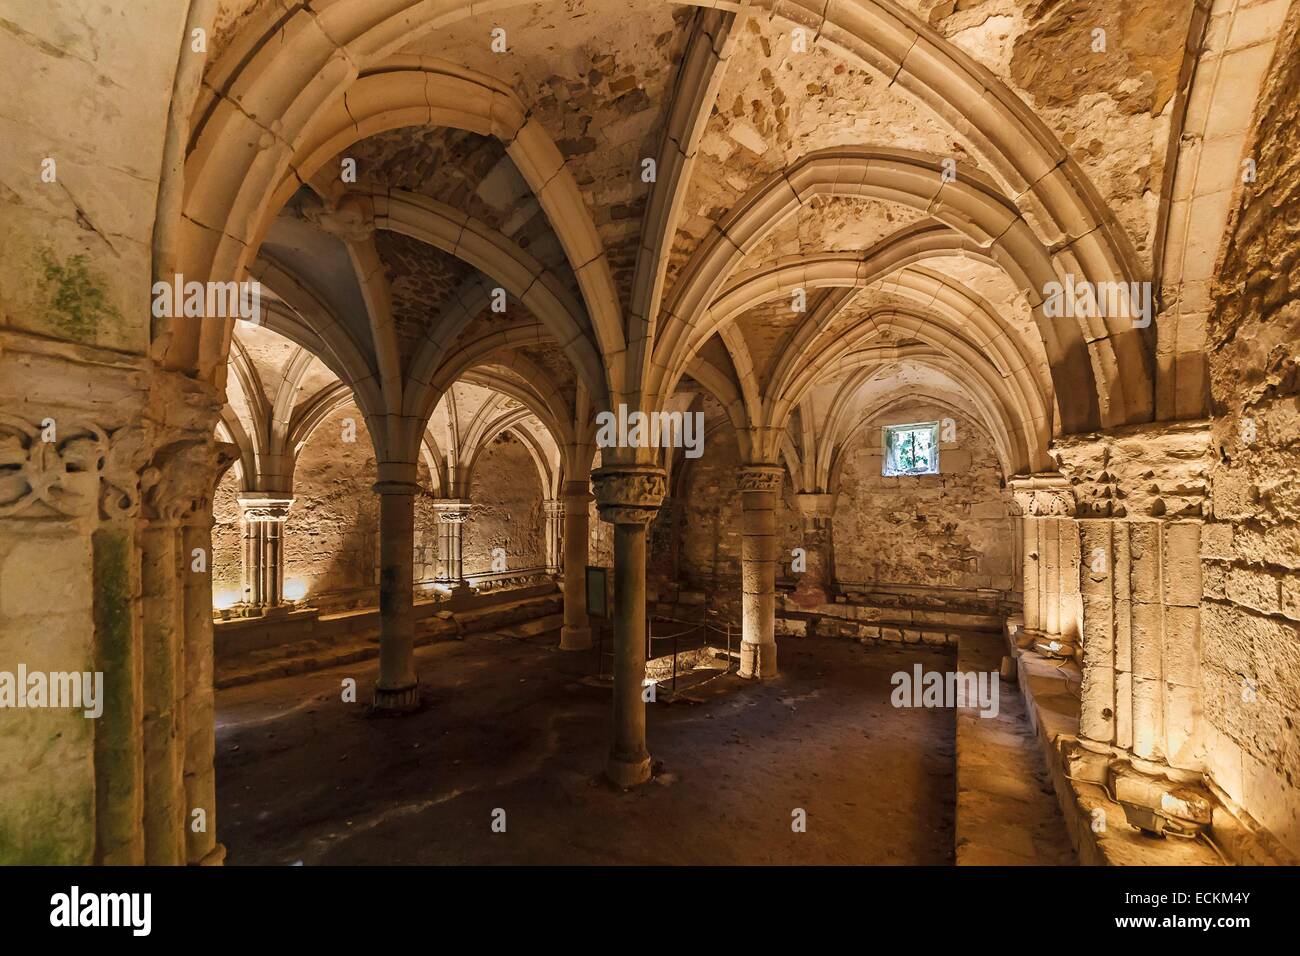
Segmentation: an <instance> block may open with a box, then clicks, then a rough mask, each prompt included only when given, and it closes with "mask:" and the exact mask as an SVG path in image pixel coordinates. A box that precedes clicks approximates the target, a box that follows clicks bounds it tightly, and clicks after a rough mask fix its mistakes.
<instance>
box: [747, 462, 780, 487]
mask: <svg viewBox="0 0 1300 956" xmlns="http://www.w3.org/2000/svg"><path fill="white" fill-rule="evenodd" d="M784 477H785V469H784V468H782V467H781V466H780V465H742V466H741V468H740V471H739V472H737V473H736V480H737V484H738V486H739V488H740V490H741V491H780V490H781V480H782V479H783V478H784Z"/></svg>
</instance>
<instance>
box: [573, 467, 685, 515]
mask: <svg viewBox="0 0 1300 956" xmlns="http://www.w3.org/2000/svg"><path fill="white" fill-rule="evenodd" d="M591 481H592V484H593V485H594V486H595V491H596V510H597V511H598V512H599V513H600V519H601V520H602V521H608V522H610V523H611V524H642V525H644V524H649V523H650V522H651V521H653V520H654V517H655V515H656V514H657V513H658V511H659V506H660V505H661V504H663V500H664V495H665V494H667V491H668V482H667V479H666V478H665V477H664V473H663V470H662V469H661V468H657V467H656V466H654V465H610V466H609V467H607V468H597V469H596V470H595V471H593V472H592V473H591Z"/></svg>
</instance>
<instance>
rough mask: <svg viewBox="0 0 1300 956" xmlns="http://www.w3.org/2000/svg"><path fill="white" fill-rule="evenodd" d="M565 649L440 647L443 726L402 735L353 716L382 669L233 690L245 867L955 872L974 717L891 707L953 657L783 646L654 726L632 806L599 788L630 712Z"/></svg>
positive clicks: (229, 726) (428, 714) (222, 816)
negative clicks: (763, 673)
mask: <svg viewBox="0 0 1300 956" xmlns="http://www.w3.org/2000/svg"><path fill="white" fill-rule="evenodd" d="M556 640H557V637H556V635H555V634H554V633H546V634H539V635H531V636H529V635H526V634H516V635H514V636H512V635H511V634H509V633H508V632H506V633H501V632H498V633H495V634H491V635H478V636H470V637H468V638H466V639H465V640H463V641H447V642H440V643H436V644H432V645H429V646H426V647H423V648H420V649H419V650H418V651H417V663H418V667H419V669H420V678H421V682H422V684H423V685H424V688H425V691H424V693H425V697H426V703H427V706H426V709H424V710H423V711H422V712H420V713H417V714H414V715H411V716H408V717H405V718H402V719H392V718H379V717H371V716H367V715H366V714H365V707H364V703H356V704H352V703H343V702H342V701H341V699H340V697H341V695H340V687H341V684H342V681H343V679H344V678H346V677H355V678H356V679H357V682H358V685H359V694H358V696H359V697H360V698H361V700H362V701H364V700H365V698H366V692H365V689H366V686H367V684H368V681H369V679H370V677H371V674H372V672H373V668H374V665H373V663H367V664H356V665H348V666H343V667H338V668H335V669H331V670H325V671H319V672H316V673H311V674H301V675H298V676H293V677H287V678H284V679H281V680H274V681H268V682H263V683H258V684H253V685H248V686H242V687H234V688H230V689H228V690H223V691H220V692H219V693H218V695H217V713H218V720H217V785H218V794H217V800H218V820H219V824H218V825H219V830H218V834H219V837H220V839H221V840H222V842H224V843H225V844H226V846H227V848H228V850H229V855H228V858H227V862H228V864H232V865H239V864H293V863H298V862H302V863H304V864H308V865H310V864H322V863H324V864H336V863H372V864H385V863H422V864H428V863H435V864H437V863H525V864H533V863H560V864H563V863H603V864H609V863H614V864H617V863H632V864H656V863H661V864H755V863H759V864H763V863H772V864H785V863H789V864H794V863H824V864H853V863H885V864H888V863H896V864H951V863H952V862H953V861H954V851H953V846H954V831H953V816H954V795H955V786H956V784H955V772H954V769H955V761H954V715H953V712H952V711H951V710H944V709H924V708H917V709H895V708H894V707H892V706H891V705H890V692H891V690H892V687H891V684H890V676H891V674H893V673H894V672H896V671H899V670H905V669H906V670H910V668H911V666H912V664H913V663H917V662H919V663H921V664H923V666H924V667H926V668H927V669H938V668H947V667H951V666H952V663H953V655H952V652H951V651H948V650H945V649H936V648H928V647H922V646H918V647H911V646H908V647H899V648H890V647H863V646H861V645H859V644H857V643H855V642H852V641H846V640H842V639H833V638H806V639H800V640H784V641H782V643H781V666H782V673H781V676H780V677H779V678H778V679H776V680H775V681H772V682H770V683H764V684H754V683H750V682H747V681H741V680H740V679H739V678H736V677H735V676H733V675H728V676H725V677H720V678H718V679H717V680H714V681H711V682H709V683H708V684H705V685H704V686H703V687H699V688H696V689H695V690H693V691H692V694H691V695H690V697H691V698H692V699H687V700H680V699H679V700H678V701H677V702H675V703H672V704H668V703H665V702H664V701H663V700H661V701H660V702H658V703H654V704H651V705H649V718H648V719H649V742H650V749H651V752H652V753H653V755H654V756H655V758H656V760H657V761H658V762H659V764H658V765H657V776H656V778H655V782H654V783H652V784H649V785H647V786H645V787H642V788H640V789H638V790H634V791H629V792H620V791H616V790H614V789H612V788H610V787H609V786H608V785H606V784H604V783H602V782H601V781H600V780H599V779H597V773H596V771H597V770H598V769H599V768H600V766H601V765H602V762H603V757H604V754H605V751H606V748H607V746H608V738H607V734H608V731H609V708H610V701H609V692H608V690H607V689H604V688H602V687H599V686H592V685H591V683H590V682H589V681H587V680H585V678H586V677H587V675H588V674H590V673H591V672H592V666H593V664H594V659H593V657H592V656H591V655H590V654H579V655H571V654H563V653H561V652H559V651H557V650H554V649H553V648H554V646H555V644H556ZM498 808H499V809H502V810H504V811H505V822H506V832H505V833H494V832H493V829H492V822H493V813H494V810H497V809H498ZM796 809H802V810H804V811H806V816H807V830H806V832H804V833H795V832H792V829H791V823H792V819H793V816H792V814H793V812H794V811H795V810H796Z"/></svg>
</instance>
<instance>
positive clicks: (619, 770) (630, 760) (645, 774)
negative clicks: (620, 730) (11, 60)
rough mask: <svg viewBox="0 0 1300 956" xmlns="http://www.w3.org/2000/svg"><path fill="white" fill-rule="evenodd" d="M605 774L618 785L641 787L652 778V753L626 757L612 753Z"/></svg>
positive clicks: (611, 781)
mask: <svg viewBox="0 0 1300 956" xmlns="http://www.w3.org/2000/svg"><path fill="white" fill-rule="evenodd" d="M605 776H606V777H607V778H608V779H609V782H610V783H612V784H613V785H614V786H616V787H622V788H623V789H625V790H626V789H628V788H630V787H639V786H640V785H641V784H643V783H645V782H646V781H647V780H649V779H650V755H649V754H642V755H641V756H639V757H624V756H621V755H619V754H610V755H609V759H608V760H607V761H606V762H605Z"/></svg>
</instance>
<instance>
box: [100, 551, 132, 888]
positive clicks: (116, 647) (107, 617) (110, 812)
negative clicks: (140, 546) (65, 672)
mask: <svg viewBox="0 0 1300 956" xmlns="http://www.w3.org/2000/svg"><path fill="white" fill-rule="evenodd" d="M93 540H94V561H95V668H96V669H97V670H100V671H102V672H103V674H104V711H103V714H102V715H101V716H100V717H99V719H98V720H97V721H96V726H95V811H96V818H97V823H96V830H97V836H98V839H97V841H96V843H97V846H96V862H114V863H139V862H142V861H141V860H140V859H138V858H135V852H136V851H135V850H134V849H133V847H138V845H139V841H140V822H139V818H140V740H139V727H140V720H139V715H138V713H137V711H138V700H137V687H136V671H137V668H138V665H137V660H136V652H135V639H134V628H133V626H132V619H133V607H132V596H133V595H132V591H133V588H132V575H131V564H130V562H131V553H132V540H131V532H130V531H129V530H127V529H125V528H116V527H108V528H102V529H100V530H99V531H96V532H95V535H94V539H93Z"/></svg>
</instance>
